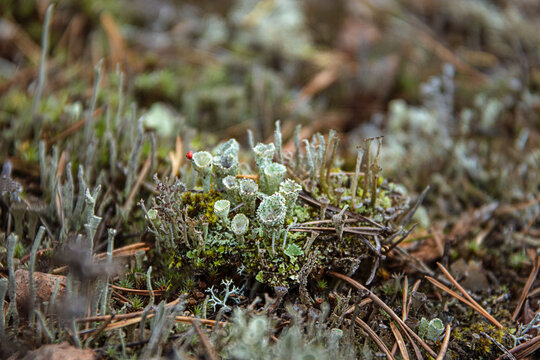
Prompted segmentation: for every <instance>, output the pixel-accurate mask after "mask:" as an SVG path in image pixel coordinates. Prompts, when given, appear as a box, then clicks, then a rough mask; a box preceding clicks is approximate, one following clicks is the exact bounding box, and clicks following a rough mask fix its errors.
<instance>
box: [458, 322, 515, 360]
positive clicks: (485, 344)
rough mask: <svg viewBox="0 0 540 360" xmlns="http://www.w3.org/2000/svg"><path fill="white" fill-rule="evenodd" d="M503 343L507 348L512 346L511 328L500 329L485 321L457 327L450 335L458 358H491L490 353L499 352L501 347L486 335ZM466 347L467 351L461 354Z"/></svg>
mask: <svg viewBox="0 0 540 360" xmlns="http://www.w3.org/2000/svg"><path fill="white" fill-rule="evenodd" d="M484 334H487V335H488V336H489V337H491V338H492V339H494V340H495V341H497V342H498V343H499V344H502V345H503V346H505V347H506V348H511V347H512V340H511V337H510V336H509V335H508V334H509V329H499V328H496V327H495V326H494V325H491V324H488V323H485V322H476V323H473V324H471V326H467V327H456V328H454V329H453V330H452V335H451V337H450V341H451V347H450V348H451V349H454V351H453V352H454V354H455V355H456V356H457V357H456V358H461V356H465V355H466V356H467V357H468V358H470V359H486V358H490V354H492V353H495V352H499V351H500V350H499V348H498V347H497V345H496V344H494V343H493V341H491V339H490V338H488V337H487V336H486V335H484ZM464 349H467V353H466V354H465V353H463V354H461V353H460V352H463V351H464Z"/></svg>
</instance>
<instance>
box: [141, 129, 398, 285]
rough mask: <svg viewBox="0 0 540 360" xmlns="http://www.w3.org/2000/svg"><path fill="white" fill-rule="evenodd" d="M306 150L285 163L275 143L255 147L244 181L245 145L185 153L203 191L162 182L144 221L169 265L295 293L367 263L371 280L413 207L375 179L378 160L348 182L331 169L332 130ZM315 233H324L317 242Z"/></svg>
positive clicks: (364, 164)
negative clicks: (317, 276) (328, 274)
mask: <svg viewBox="0 0 540 360" xmlns="http://www.w3.org/2000/svg"><path fill="white" fill-rule="evenodd" d="M278 130H279V128H278V129H277V130H276V131H277V132H279V131H278ZM370 141H371V140H368V143H369V142H370ZM295 142H297V143H300V140H299V139H297V140H295ZM305 143H306V146H307V149H306V152H305V153H304V152H301V151H300V152H298V153H297V155H296V157H298V158H294V157H293V156H292V155H291V154H285V153H283V154H281V157H280V156H279V154H277V153H276V147H275V145H274V144H273V143H270V144H263V143H258V144H257V145H254V146H253V149H252V151H253V154H254V160H255V164H256V165H257V170H258V173H257V174H238V169H239V168H241V167H240V164H239V160H238V153H239V145H238V143H237V142H236V140H234V139H233V140H229V141H227V142H225V143H223V144H222V145H220V146H219V147H218V148H217V150H216V151H215V152H214V154H212V153H210V152H207V151H199V152H195V153H193V154H188V155H192V156H191V164H192V167H193V170H194V171H195V172H196V173H197V174H198V175H199V178H200V179H201V182H200V183H201V185H202V189H201V188H200V187H195V188H193V189H187V188H186V187H185V186H184V185H181V183H180V182H179V180H165V181H163V182H162V181H159V180H156V181H157V192H158V195H157V197H156V198H155V199H154V205H153V207H152V208H151V209H149V210H148V216H147V219H148V220H149V222H150V230H151V231H152V232H153V233H154V235H155V236H156V241H157V242H158V243H159V246H158V248H160V249H161V248H163V249H164V250H166V251H167V252H166V254H167V255H166V256H165V257H166V258H167V259H169V260H167V261H169V267H172V268H174V269H180V268H184V267H187V268H190V269H192V270H194V271H195V273H199V274H209V275H210V276H211V277H212V276H217V278H219V279H222V280H223V279H225V278H226V277H227V276H229V278H232V277H231V274H232V273H234V271H236V269H238V268H242V269H245V273H246V274H247V276H248V278H251V279H256V280H257V281H259V282H262V283H264V284H267V285H270V286H272V287H276V286H286V287H289V286H291V285H294V284H297V283H299V282H300V281H303V282H305V281H306V280H307V278H308V277H310V274H311V273H313V272H314V271H315V269H320V268H333V269H339V270H343V271H347V272H348V273H350V272H351V271H353V272H354V271H355V270H356V269H357V268H358V264H359V263H360V262H361V261H362V259H370V260H369V262H370V263H371V264H372V270H371V274H372V276H370V279H371V278H372V277H373V275H374V272H375V270H376V267H377V265H378V264H379V261H380V259H383V258H384V255H383V254H382V253H381V243H383V244H384V241H385V239H386V238H389V239H395V238H399V236H397V235H398V234H400V233H401V232H403V231H404V230H403V227H396V229H393V225H394V222H393V221H394V220H395V221H397V220H396V219H397V218H398V217H397V215H399V214H400V213H401V212H402V211H403V210H404V209H405V208H406V205H407V203H406V202H405V201H404V198H403V196H401V195H400V194H399V193H398V192H395V191H394V190H392V189H393V188H392V187H391V186H390V185H389V184H388V183H387V181H386V180H384V179H382V178H381V177H379V176H378V170H375V169H378V168H379V165H378V159H379V156H378V155H379V152H377V154H376V155H375V156H370V154H369V153H367V154H364V156H363V158H362V161H361V162H360V166H359V167H358V172H357V173H355V174H354V176H350V175H349V174H347V173H345V172H343V171H341V170H340V169H336V168H335V167H334V160H333V157H334V155H333V154H334V153H335V151H336V150H335V146H336V144H337V143H338V138H337V136H336V134H335V132H333V133H332V134H331V135H330V141H325V139H324V137H323V136H322V135H320V134H316V135H315V136H314V137H313V139H312V140H311V141H306V142H305ZM366 149H367V147H364V150H365V151H367V150H366ZM379 151H380V150H379ZM367 152H369V151H367ZM325 154H326V155H325ZM189 157H190V156H188V158H189ZM280 161H281V162H280ZM288 174H290V175H291V178H286V176H287V175H288ZM368 176H369V179H368V178H367V177H368ZM353 180H355V181H357V185H356V186H354V187H353V186H351V184H350V183H351V182H352V181H353ZM321 182H324V185H321ZM351 188H353V189H355V190H356V194H354V195H355V196H352V194H351V192H350V189H351ZM178 192H179V193H180V194H178ZM315 199H319V200H318V201H317V200H315ZM324 199H326V200H324ZM367 216H369V217H370V218H368V217H367ZM328 219H330V220H328ZM396 224H397V223H396ZM397 225H399V224H397ZM325 229H327V230H325ZM316 231H322V234H321V235H320V236H314V233H315V232H316ZM309 259H311V260H309Z"/></svg>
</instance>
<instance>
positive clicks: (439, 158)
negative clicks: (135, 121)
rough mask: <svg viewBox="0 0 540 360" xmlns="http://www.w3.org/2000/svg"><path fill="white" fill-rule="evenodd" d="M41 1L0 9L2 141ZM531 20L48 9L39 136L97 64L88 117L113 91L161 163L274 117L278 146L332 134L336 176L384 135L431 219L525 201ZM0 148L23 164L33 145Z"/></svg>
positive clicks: (533, 8)
mask: <svg viewBox="0 0 540 360" xmlns="http://www.w3.org/2000/svg"><path fill="white" fill-rule="evenodd" d="M49 3H50V1H45V0H39V1H35V0H17V1H9V0H4V1H3V2H2V5H1V7H0V8H1V13H2V18H1V20H0V29H1V30H0V57H1V58H0V127H2V128H3V129H8V128H9V126H10V125H8V124H9V123H10V122H12V121H13V119H14V118H15V117H16V116H17V114H21V113H23V112H24V110H25V109H26V108H28V106H29V102H30V99H31V97H32V96H33V92H34V91H35V87H36V79H37V73H38V68H39V61H40V51H41V36H42V29H43V21H44V16H45V11H46V8H47V6H48V5H49ZM539 23H540V2H538V1H536V0H517V1H506V0H492V1H487V0H455V1H430V0H385V1H379V0H371V1H357V0H338V1H332V2H329V1H322V0H306V1H294V0H261V1H254V0H235V1H233V0H227V1H219V2H216V1H172V0H171V1H151V2H150V1H145V0H130V1H121V0H119V1H100V0H92V1H91V0H78V1H75V0H71V1H62V2H59V3H58V4H56V8H55V11H54V15H53V18H52V20H51V24H50V44H49V48H48V62H47V83H46V86H45V88H44V96H43V99H44V103H43V104H42V108H41V110H42V114H41V115H42V117H43V118H44V122H45V123H48V124H49V126H46V127H45V128H44V129H43V130H42V132H41V134H40V137H41V138H42V139H43V138H50V137H53V136H54V135H55V134H57V133H59V132H61V131H62V130H63V129H64V128H65V126H67V125H65V123H64V125H59V124H60V123H61V121H60V122H59V121H58V119H62V118H65V116H66V115H65V113H66V112H69V111H76V110H77V109H80V108H83V107H86V106H88V104H89V102H90V99H91V97H92V92H93V86H92V84H93V81H94V74H95V73H94V66H96V64H97V63H98V61H99V60H100V59H103V60H104V62H103V70H102V71H101V75H100V76H101V78H100V89H101V90H100V92H99V95H98V99H97V104H98V110H99V105H100V104H104V103H105V102H107V103H109V105H110V106H111V107H114V106H116V105H117V103H118V90H117V88H118V83H119V81H120V78H122V79H121V80H122V81H123V83H122V87H123V89H124V94H125V96H126V99H123V102H124V105H125V106H126V108H128V107H129V106H130V104H132V103H133V104H137V105H136V107H137V109H138V110H139V111H141V112H142V113H145V114H146V116H145V119H144V126H145V129H146V130H147V131H154V132H155V133H156V134H158V135H159V144H160V149H161V154H162V155H164V156H163V161H164V162H167V161H168V159H167V156H166V154H167V152H168V151H169V150H170V149H171V148H173V147H174V146H175V139H176V137H177V136H179V135H180V136H181V138H182V142H183V144H184V148H188V147H189V148H192V147H195V148H202V147H205V146H212V145H214V144H216V143H217V142H219V141H220V140H224V139H227V138H230V137H237V138H238V139H239V140H240V141H241V142H243V143H244V144H246V141H247V136H246V130H247V129H252V130H253V132H254V136H255V139H256V141H270V140H271V138H272V136H273V131H274V122H275V121H276V120H280V121H281V128H282V131H283V133H284V142H285V144H286V145H285V146H286V148H287V147H288V148H289V149H290V148H291V146H292V145H291V139H292V137H293V133H294V131H295V128H296V126H297V125H298V124H301V125H302V126H303V128H302V131H301V135H302V136H304V137H309V136H310V135H311V134H314V133H316V132H318V131H320V132H323V133H326V132H327V131H328V130H329V129H331V128H333V129H336V130H338V131H339V133H340V135H341V137H342V144H345V145H344V148H345V152H344V153H343V155H342V158H341V160H340V161H341V162H342V164H343V166H344V168H345V169H352V167H353V166H354V158H355V155H356V148H357V146H358V145H359V144H360V143H361V141H362V139H363V138H366V137H371V136H380V135H384V136H385V138H384V140H383V153H382V159H383V160H382V162H381V164H382V166H383V172H384V174H386V175H387V176H390V177H392V178H393V179H395V180H396V181H400V182H403V183H404V184H405V186H406V187H407V188H409V189H411V190H413V191H415V190H422V189H423V188H424V187H425V186H426V185H427V184H431V185H432V186H435V187H436V189H437V191H435V193H436V194H437V197H438V199H439V202H440V204H439V205H440V206H439V207H438V208H439V210H444V211H448V210H460V209H461V210H462V208H463V207H467V206H469V205H470V203H471V201H472V203H475V204H479V203H484V202H486V201H488V200H489V199H493V198H497V199H500V198H505V199H514V198H520V199H523V198H526V197H527V196H528V195H530V193H529V191H531V190H537V188H535V186H537V183H536V182H535V181H536V180H537V176H536V175H533V174H531V173H530V172H531V166H533V168H532V169H536V168H535V167H534V166H538V142H539V140H538V136H539V135H538V129H539V127H540V120H539V117H540V116H539V112H540V101H539V98H538V90H539V89H540V50H539V49H540V47H539V43H540V33H539V32H538V24H539ZM119 74H123V76H122V77H121V76H120V75H119ZM67 105H69V106H67ZM66 109H67V110H66ZM133 126H134V127H135V125H133ZM1 146H2V151H4V152H5V153H6V154H9V156H10V157H16V158H18V159H22V160H24V157H25V156H26V157H27V158H28V157H29V158H28V159H26V160H32V159H31V157H32V156H33V155H32V151H27V150H28V147H31V146H36V145H35V144H32V143H28V142H25V141H21V140H20V139H19V141H10V140H5V139H4V140H3V141H2V143H1ZM535 150H536V152H535ZM35 152H36V151H34V153H35ZM30 162H32V161H30ZM17 164H18V162H17V161H15V167H17ZM21 166H22V165H20V166H19V167H21ZM520 166H521V167H520ZM514 176H519V179H515V178H514ZM531 177H534V179H531ZM455 188H459V189H461V190H462V191H460V193H459V194H457V195H456V194H454V190H452V189H455ZM432 193H433V192H432ZM439 195H441V196H442V197H441V196H439ZM440 199H449V200H448V201H442V200H440ZM432 201H435V200H434V199H432ZM464 203H465V206H464ZM441 207H442V208H441Z"/></svg>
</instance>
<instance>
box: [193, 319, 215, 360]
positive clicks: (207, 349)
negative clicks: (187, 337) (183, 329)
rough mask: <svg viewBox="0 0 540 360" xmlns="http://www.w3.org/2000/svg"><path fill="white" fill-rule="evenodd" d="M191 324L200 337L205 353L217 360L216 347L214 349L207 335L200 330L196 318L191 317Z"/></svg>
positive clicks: (211, 359) (211, 358)
mask: <svg viewBox="0 0 540 360" xmlns="http://www.w3.org/2000/svg"><path fill="white" fill-rule="evenodd" d="M191 324H192V325H193V328H194V329H195V332H197V335H199V338H200V339H201V342H202V344H203V347H204V350H205V352H206V355H208V357H209V358H210V360H219V356H218V354H217V353H216V349H214V347H213V346H212V344H210V340H209V339H208V336H206V334H205V333H204V332H203V331H202V329H201V325H200V324H199V321H198V320H197V319H193V321H191Z"/></svg>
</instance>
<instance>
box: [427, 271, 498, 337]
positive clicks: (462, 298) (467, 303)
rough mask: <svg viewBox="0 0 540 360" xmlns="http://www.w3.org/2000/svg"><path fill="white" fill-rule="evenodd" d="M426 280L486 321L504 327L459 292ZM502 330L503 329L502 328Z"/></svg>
mask: <svg viewBox="0 0 540 360" xmlns="http://www.w3.org/2000/svg"><path fill="white" fill-rule="evenodd" d="M426 279H427V280H428V281H429V282H430V283H432V284H433V285H435V286H436V287H438V288H439V289H441V290H443V291H446V292H447V293H448V294H450V295H452V296H453V297H455V298H456V299H458V300H459V301H461V302H462V303H464V304H466V305H469V306H470V307H471V308H472V309H474V310H475V311H476V312H478V313H479V314H480V315H482V316H483V317H485V318H486V319H488V320H489V321H490V322H491V323H492V324H493V325H495V326H497V327H499V326H502V325H501V324H500V323H499V322H498V321H497V320H496V319H495V318H493V316H491V315H490V314H489V313H488V312H487V311H485V310H484V309H483V308H482V307H480V306H479V305H478V304H475V303H472V302H470V301H469V300H467V299H465V298H464V297H462V296H461V295H459V294H458V293H457V292H455V291H454V290H451V289H449V288H448V287H447V286H446V285H443V284H442V283H440V282H439V281H437V280H435V279H434V278H432V277H431V276H426ZM497 324H498V325H497ZM500 329H501V328H500Z"/></svg>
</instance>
